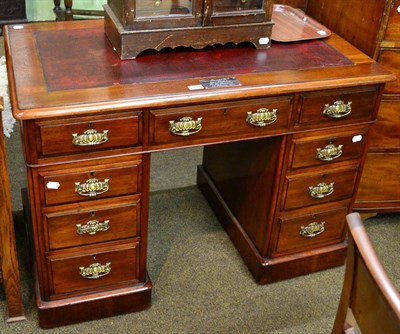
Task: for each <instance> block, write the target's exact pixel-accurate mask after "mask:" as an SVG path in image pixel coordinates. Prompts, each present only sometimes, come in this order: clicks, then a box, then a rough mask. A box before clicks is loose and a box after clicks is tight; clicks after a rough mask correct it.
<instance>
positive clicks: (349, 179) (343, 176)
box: [282, 166, 358, 210]
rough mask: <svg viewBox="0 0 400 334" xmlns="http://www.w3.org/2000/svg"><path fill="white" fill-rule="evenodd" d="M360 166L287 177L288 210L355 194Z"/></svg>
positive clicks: (286, 199) (286, 198)
mask: <svg viewBox="0 0 400 334" xmlns="http://www.w3.org/2000/svg"><path fill="white" fill-rule="evenodd" d="M357 171H358V167H356V166H355V167H351V168H347V169H334V170H330V171H329V170H328V171H326V172H324V173H318V174H307V175H295V176H289V177H287V182H286V189H287V191H286V197H285V199H284V203H283V205H282V207H283V208H284V209H286V210H289V209H294V208H299V207H303V206H309V205H317V204H321V203H327V202H333V201H338V200H342V199H346V198H350V197H351V196H352V195H353V191H354V185H355V181H356V176H357Z"/></svg>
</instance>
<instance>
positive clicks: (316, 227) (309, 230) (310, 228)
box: [300, 222, 325, 238]
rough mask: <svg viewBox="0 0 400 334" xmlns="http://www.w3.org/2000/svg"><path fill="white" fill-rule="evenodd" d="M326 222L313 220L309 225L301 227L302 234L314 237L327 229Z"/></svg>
mask: <svg viewBox="0 0 400 334" xmlns="http://www.w3.org/2000/svg"><path fill="white" fill-rule="evenodd" d="M324 225H325V222H321V223H317V222H313V223H310V224H308V225H307V226H301V227H300V235H301V236H303V237H306V238H312V237H315V236H317V235H318V234H321V233H322V232H324V231H325V226H324Z"/></svg>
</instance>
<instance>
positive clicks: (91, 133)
mask: <svg viewBox="0 0 400 334" xmlns="http://www.w3.org/2000/svg"><path fill="white" fill-rule="evenodd" d="M108 131H109V130H104V131H103V132H97V130H95V129H89V130H86V131H85V132H84V133H83V134H81V135H78V134H77V133H73V134H72V144H73V145H75V146H91V145H100V144H103V143H105V142H107V141H108Z"/></svg>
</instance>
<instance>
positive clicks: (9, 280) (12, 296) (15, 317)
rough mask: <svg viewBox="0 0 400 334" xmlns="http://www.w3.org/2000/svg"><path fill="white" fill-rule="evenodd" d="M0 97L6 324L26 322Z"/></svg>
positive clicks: (0, 271) (0, 269) (0, 274)
mask: <svg viewBox="0 0 400 334" xmlns="http://www.w3.org/2000/svg"><path fill="white" fill-rule="evenodd" d="M3 106H4V104H3V98H2V97H0V131H1V133H0V264H1V265H0V281H1V282H2V283H3V285H4V291H5V295H6V302H7V309H8V318H7V322H14V321H20V320H26V318H25V313H24V307H23V304H22V294H21V285H20V278H19V268H18V259H17V252H16V246H15V234H14V222H13V217H12V210H11V197H10V186H9V179H8V173H7V163H6V152H5V143H4V136H3V125H2V118H1V111H2V110H3Z"/></svg>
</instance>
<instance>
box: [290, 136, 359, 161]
mask: <svg viewBox="0 0 400 334" xmlns="http://www.w3.org/2000/svg"><path fill="white" fill-rule="evenodd" d="M366 134H367V129H362V130H359V131H357V132H351V133H343V132H341V133H340V134H332V135H330V136H324V137H320V138H316V137H311V138H309V137H308V138H301V137H300V136H296V135H295V136H293V139H292V152H293V156H292V163H291V168H292V169H296V168H303V167H310V166H317V165H330V164H332V163H335V162H341V161H346V160H351V159H359V158H360V157H361V156H362V154H363V151H364V146H365V143H366V140H367V135H366ZM298 137H300V138H298Z"/></svg>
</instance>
